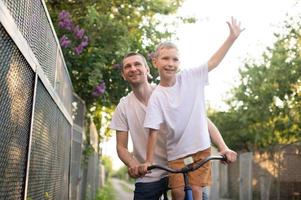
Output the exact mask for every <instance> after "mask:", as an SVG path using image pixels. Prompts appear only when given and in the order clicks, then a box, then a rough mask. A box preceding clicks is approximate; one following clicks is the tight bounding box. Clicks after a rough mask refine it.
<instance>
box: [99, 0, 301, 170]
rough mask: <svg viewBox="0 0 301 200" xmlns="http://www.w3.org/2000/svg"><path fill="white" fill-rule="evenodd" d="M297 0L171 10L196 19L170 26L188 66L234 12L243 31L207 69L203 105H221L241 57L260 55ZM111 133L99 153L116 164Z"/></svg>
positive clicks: (232, 1)
mask: <svg viewBox="0 0 301 200" xmlns="http://www.w3.org/2000/svg"><path fill="white" fill-rule="evenodd" d="M300 4H301V0H227V1H225V0H210V1H209V0H207V1H206V0H185V1H184V4H183V6H182V7H181V8H180V9H179V10H178V13H177V15H180V16H191V17H195V18H196V19H197V22H196V23H194V24H186V25H180V26H179V27H178V28H177V29H176V36H177V37H178V40H175V41H173V42H174V43H176V44H177V45H178V48H179V51H180V56H181V57H180V59H181V67H182V68H185V67H193V66H197V65H200V64H202V63H204V62H206V61H207V60H208V59H209V58H210V57H211V56H212V55H213V53H214V52H215V51H216V50H217V49H218V48H219V47H220V46H221V44H222V43H223V42H224V40H225V39H226V38H227V36H228V34H229V29H228V25H227V24H226V21H229V20H230V19H231V16H233V17H235V18H236V19H237V20H238V21H240V22H241V26H242V27H243V28H245V31H243V32H242V33H241V35H240V36H239V38H238V39H237V40H236V41H235V43H234V45H233V46H232V47H231V49H230V50H229V52H228V53H227V55H226V57H225V58H224V59H223V61H222V62H221V63H220V65H219V66H218V67H217V68H216V69H214V70H212V71H211V72H210V73H209V85H208V86H207V87H206V92H205V96H206V97H205V98H206V103H207V105H210V107H213V108H214V109H216V110H226V109H227V106H226V104H225V103H224V102H223V101H224V100H225V99H227V98H229V97H230V94H229V91H230V89H231V88H233V87H234V86H235V85H237V84H238V80H239V73H238V70H239V69H240V68H243V62H244V60H245V59H254V60H260V58H261V55H262V53H263V52H264V50H265V49H266V47H268V46H272V44H273V42H274V41H275V38H274V36H273V33H275V32H281V28H282V27H281V24H282V22H283V21H284V20H285V19H287V14H288V15H289V16H296V15H297V13H299V14H300V13H301V5H300ZM115 140H116V139H115V136H113V137H112V138H111V139H109V140H108V141H107V142H105V143H104V144H103V145H104V146H103V154H104V155H109V156H111V157H112V159H113V168H114V169H118V168H119V167H120V166H122V163H121V161H120V160H119V159H118V157H117V154H116V150H115V146H116V143H115Z"/></svg>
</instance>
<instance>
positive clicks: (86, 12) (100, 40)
mask: <svg viewBox="0 0 301 200" xmlns="http://www.w3.org/2000/svg"><path fill="white" fill-rule="evenodd" d="M181 3H182V0H167V1H162V0H152V1H142V0H133V1H123V0H102V1H95V0H85V1H83V0H80V1H75V0H60V1H58V0H47V1H46V4H47V7H48V9H49V12H50V15H51V18H52V20H53V22H54V27H55V29H56V32H57V35H58V37H59V39H60V43H61V46H62V49H63V54H64V57H65V61H66V64H67V67H68V70H69V74H70V76H71V80H72V83H73V87H74V90H75V92H76V93H77V94H78V95H79V96H80V97H81V98H82V99H83V100H84V101H85V102H86V105H87V107H88V109H87V110H88V112H89V115H90V116H92V117H93V119H94V122H95V124H96V126H97V128H98V129H99V128H100V127H101V124H102V121H101V119H102V114H101V113H102V112H103V111H104V110H112V109H113V108H114V106H115V105H116V104H117V103H118V102H119V99H120V98H121V97H122V96H124V95H126V94H127V93H128V92H129V91H130V88H129V85H127V84H126V83H125V82H124V81H123V80H122V78H121V76H120V71H119V69H120V64H119V63H120V61H121V59H122V56H123V55H125V54H126V53H128V52H129V51H139V52H140V53H142V54H143V55H145V56H148V55H150V53H151V52H152V51H153V50H154V47H155V45H157V44H158V43H159V42H160V41H161V40H162V39H167V38H170V37H171V36H172V32H170V31H168V30H167V28H164V27H168V26H167V25H166V24H164V23H163V22H162V20H161V18H162V17H163V16H166V15H169V14H173V13H175V11H176V10H177V8H178V7H179V6H180V5H181ZM181 21H185V22H193V19H190V18H180V19H175V20H174V22H173V23H174V24H176V23H180V22H181ZM151 70H152V73H153V74H155V76H154V77H156V76H157V74H156V73H157V72H156V71H155V70H153V69H151Z"/></svg>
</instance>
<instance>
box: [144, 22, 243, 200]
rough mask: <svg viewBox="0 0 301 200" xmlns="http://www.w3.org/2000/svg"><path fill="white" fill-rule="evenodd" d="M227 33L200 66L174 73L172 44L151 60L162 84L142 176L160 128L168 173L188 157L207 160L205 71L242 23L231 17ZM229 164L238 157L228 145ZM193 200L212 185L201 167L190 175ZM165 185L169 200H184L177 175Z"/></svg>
mask: <svg viewBox="0 0 301 200" xmlns="http://www.w3.org/2000/svg"><path fill="white" fill-rule="evenodd" d="M227 23H228V26H229V29H230V34H229V36H228V38H227V39H226V41H225V42H224V43H223V45H222V46H221V47H220V48H219V49H218V51H217V52H216V53H215V54H214V55H213V56H212V57H211V58H210V60H209V61H208V62H207V63H205V64H204V65H202V66H200V67H198V68H193V69H186V70H183V71H181V72H180V73H179V74H177V72H178V69H179V64H180V61H179V52H178V49H177V47H176V46H175V45H174V44H172V43H168V42H167V43H162V44H161V45H159V46H158V48H157V50H156V52H155V56H154V59H153V64H154V66H155V67H156V68H157V69H158V71H159V75H160V84H159V86H157V88H156V89H155V90H154V91H153V93H152V96H151V98H150V100H149V103H148V107H147V113H146V116H145V121H144V127H145V128H148V129H149V130H150V132H149V139H148V145H147V153H146V163H145V164H143V165H141V166H140V169H139V170H140V172H141V173H146V171H147V166H149V165H151V164H152V163H153V152H154V147H155V143H156V137H157V133H158V129H159V127H160V125H161V124H162V123H164V124H165V125H166V126H167V129H168V130H167V135H166V137H167V144H166V150H167V159H168V165H169V166H170V167H171V168H181V167H183V166H184V161H183V160H184V159H185V158H187V157H192V158H193V159H194V160H200V159H203V158H205V157H207V156H209V155H210V136H209V133H208V127H207V123H206V122H207V121H206V112H205V102H204V99H205V98H204V86H205V85H206V84H207V80H208V71H210V70H212V69H214V68H215V67H216V66H217V65H218V64H219V63H220V62H221V61H222V59H223V57H224V56H225V55H226V53H227V51H228V50H229V48H230V47H231V45H232V44H233V43H234V41H235V40H236V39H237V37H238V36H239V34H240V33H241V32H242V29H241V28H240V24H239V23H237V22H236V20H235V19H234V18H232V19H231V23H230V22H227ZM221 153H222V154H224V155H225V156H226V157H227V159H228V161H229V162H233V161H235V160H236V153H235V152H233V151H232V150H229V149H228V148H227V147H226V146H225V149H222V152H221ZM189 181H190V185H191V186H192V192H193V197H194V199H201V195H200V194H201V192H202V187H204V186H207V185H210V183H211V168H210V164H209V163H208V164H207V165H206V166H205V167H202V168H200V169H199V170H196V171H194V172H192V173H190V175H189ZM169 184H170V187H171V188H172V197H173V199H176V200H178V199H179V200H183V199H184V191H183V187H184V181H183V177H182V175H181V174H171V175H170V176H169Z"/></svg>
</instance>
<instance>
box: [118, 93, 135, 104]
mask: <svg viewBox="0 0 301 200" xmlns="http://www.w3.org/2000/svg"><path fill="white" fill-rule="evenodd" d="M132 98H133V92H130V93H128V94H127V95H126V96H123V97H121V98H120V100H119V104H118V105H123V104H127V103H128V102H129V101H130V100H131V99H132Z"/></svg>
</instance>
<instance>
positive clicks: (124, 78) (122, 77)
mask: <svg viewBox="0 0 301 200" xmlns="http://www.w3.org/2000/svg"><path fill="white" fill-rule="evenodd" d="M121 76H122V78H123V80H125V81H126V79H125V76H124V74H123V72H121Z"/></svg>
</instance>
